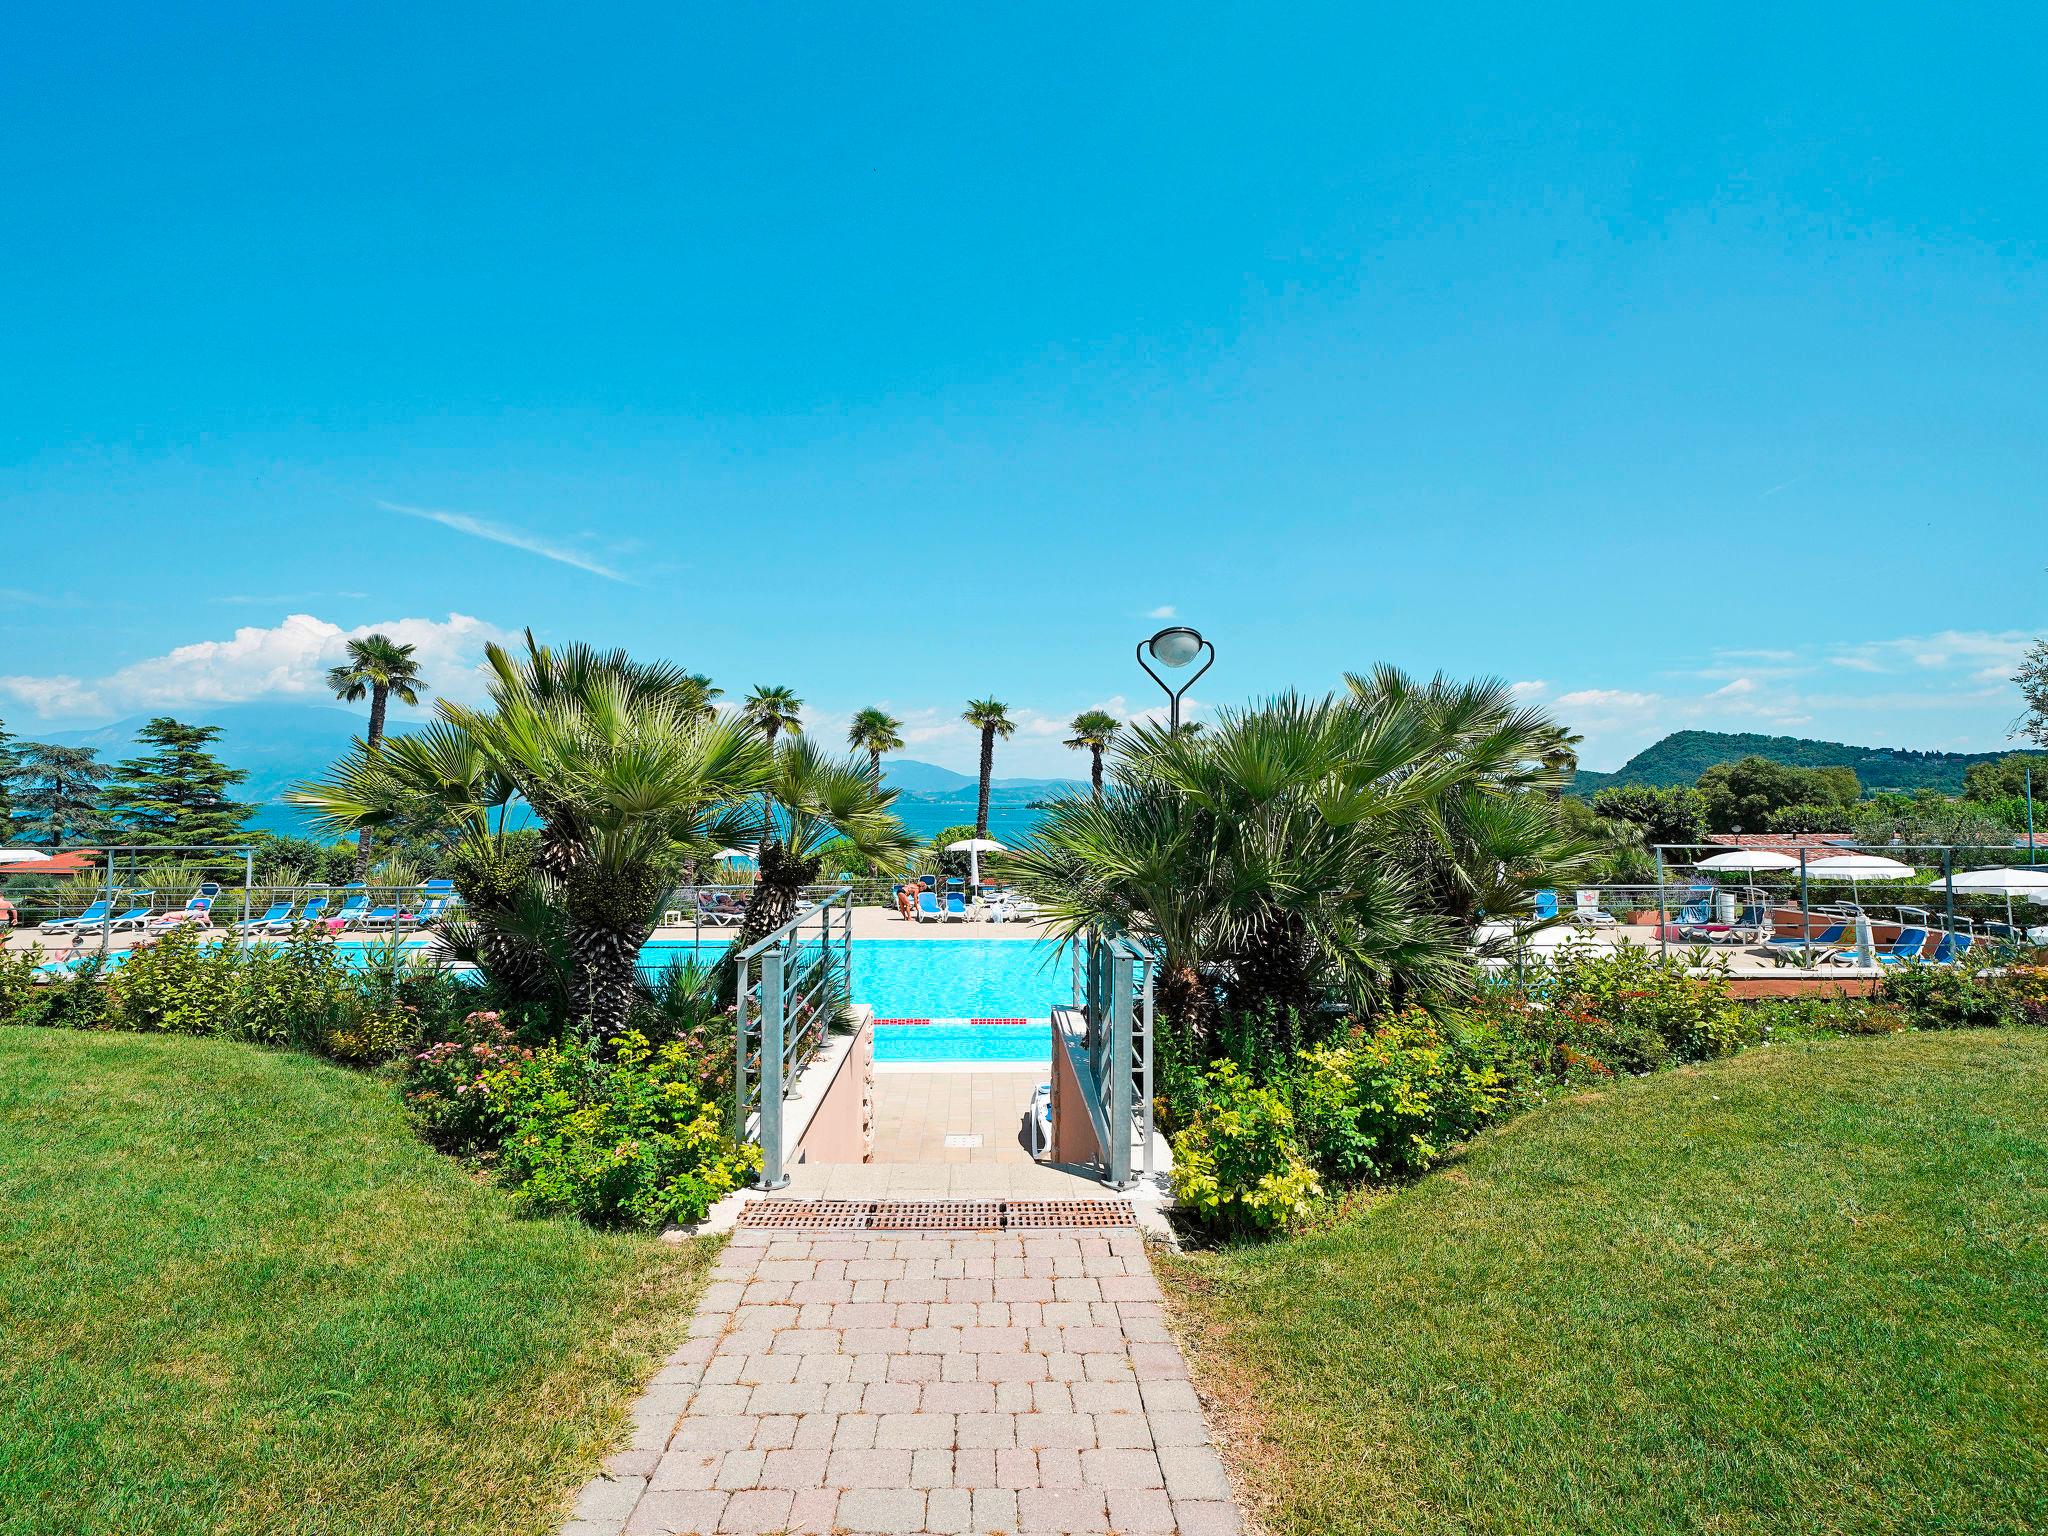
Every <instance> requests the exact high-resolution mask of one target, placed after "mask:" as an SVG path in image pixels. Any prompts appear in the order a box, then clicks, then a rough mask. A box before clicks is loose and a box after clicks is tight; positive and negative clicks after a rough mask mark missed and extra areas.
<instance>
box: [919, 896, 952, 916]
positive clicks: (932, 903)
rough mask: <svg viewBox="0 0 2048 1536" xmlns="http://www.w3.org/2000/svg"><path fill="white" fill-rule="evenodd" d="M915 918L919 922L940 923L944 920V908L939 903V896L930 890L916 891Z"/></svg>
mask: <svg viewBox="0 0 2048 1536" xmlns="http://www.w3.org/2000/svg"><path fill="white" fill-rule="evenodd" d="M917 920H918V921H919V922H920V923H942V922H944V921H945V920H946V909H945V908H944V907H941V906H940V905H939V898H938V897H936V896H934V895H933V894H932V893H931V892H930V891H919V892H918V893H917Z"/></svg>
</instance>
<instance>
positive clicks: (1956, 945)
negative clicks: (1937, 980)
mask: <svg viewBox="0 0 2048 1536" xmlns="http://www.w3.org/2000/svg"><path fill="white" fill-rule="evenodd" d="M1971 942H1972V940H1971V938H1970V936H1969V935H1968V934H1967V933H1944V934H1943V935H1942V936H1941V942H1940V943H1939V944H1937V945H1935V946H1934V963H1935V964H1936V965H1954V964H1955V963H1956V962H1957V961H1958V960H1960V959H1962V958H1963V956H1964V955H1966V954H1968V953H1969V952H1970V944H1971Z"/></svg>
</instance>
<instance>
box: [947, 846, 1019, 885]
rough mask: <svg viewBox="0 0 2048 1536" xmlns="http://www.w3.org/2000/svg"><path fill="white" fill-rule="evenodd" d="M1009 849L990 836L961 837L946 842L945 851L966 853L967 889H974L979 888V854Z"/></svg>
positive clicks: (1001, 851)
mask: <svg viewBox="0 0 2048 1536" xmlns="http://www.w3.org/2000/svg"><path fill="white" fill-rule="evenodd" d="M1009 851H1010V850H1009V849H1008V848H1007V847H1005V846H1004V845H1003V844H1001V843H999V842H997V841H996V840H995V839H994V838H992V837H963V838H961V839H960V841H959V842H957V843H948V844H946V852H948V853H964V854H966V855H967V885H968V889H969V890H975V891H978V890H980V889H981V856H982V855H983V854H984V853H1008V852H1009Z"/></svg>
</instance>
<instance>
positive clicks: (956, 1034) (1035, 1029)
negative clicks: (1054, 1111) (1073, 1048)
mask: <svg viewBox="0 0 2048 1536" xmlns="http://www.w3.org/2000/svg"><path fill="white" fill-rule="evenodd" d="M875 1060H876V1061H878V1062H933V1063H936V1062H947V1063H955V1062H971V1063H973V1064H975V1065H977V1066H990V1067H1048V1066H1050V1065H1051V1064H1052V1033H1051V1029H1050V1026H1048V1025H1047V1024H1046V1023H1045V1022H1044V1021H1043V1020H1041V1021H1039V1022H1038V1023H1036V1024H877V1025H876V1026H875Z"/></svg>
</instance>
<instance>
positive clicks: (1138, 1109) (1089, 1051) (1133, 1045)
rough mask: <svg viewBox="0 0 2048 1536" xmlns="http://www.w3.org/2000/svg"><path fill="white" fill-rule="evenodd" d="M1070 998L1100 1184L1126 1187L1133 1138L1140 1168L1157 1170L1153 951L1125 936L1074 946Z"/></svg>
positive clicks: (1129, 1180)
mask: <svg viewBox="0 0 2048 1536" xmlns="http://www.w3.org/2000/svg"><path fill="white" fill-rule="evenodd" d="M1073 963H1074V999H1075V1006H1076V1007H1078V1008H1079V1009H1080V1010H1081V1016H1082V1019H1083V1021H1084V1027H1085V1031H1086V1032H1085V1034H1084V1036H1083V1039H1082V1048H1083V1053H1084V1056H1085V1058H1086V1060H1087V1063H1088V1070H1089V1073H1090V1075H1091V1077H1092V1079H1093V1082H1094V1090H1095V1091H1094V1093H1093V1095H1091V1096H1090V1097H1089V1101H1088V1118H1089V1119H1090V1121H1092V1122H1093V1124H1094V1128H1095V1140H1096V1144H1097V1145H1098V1146H1099V1147H1100V1148H1101V1149H1102V1157H1103V1163H1102V1172H1103V1182H1104V1183H1106V1184H1110V1185H1112V1186H1114V1187H1116V1188H1118V1189H1123V1188H1127V1187H1129V1185H1130V1184H1131V1182H1132V1178H1131V1143H1132V1141H1133V1140H1134V1139H1135V1140H1136V1141H1137V1142H1138V1145H1139V1147H1140V1149H1141V1156H1142V1159H1143V1172H1144V1174H1145V1176H1146V1177H1147V1178H1150V1177H1151V1176H1152V1174H1153V1172H1154V1145H1153V1143H1154V1126H1153V1095H1152V1041H1153V1022H1154V1005H1153V987H1154V983H1155V981H1156V975H1157V966H1156V960H1155V956H1154V954H1153V951H1152V950H1151V949H1150V948H1149V947H1147V946H1145V945H1143V944H1139V943H1137V942H1136V941H1134V940H1131V939H1128V938H1116V939H1090V940H1086V941H1083V942H1080V943H1078V944H1076V945H1075V946H1074V961H1073Z"/></svg>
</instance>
